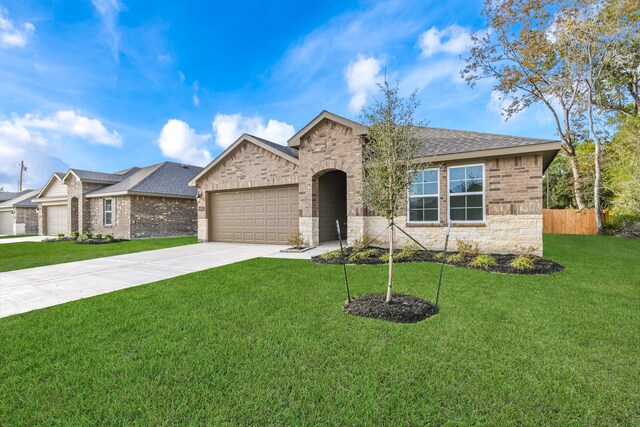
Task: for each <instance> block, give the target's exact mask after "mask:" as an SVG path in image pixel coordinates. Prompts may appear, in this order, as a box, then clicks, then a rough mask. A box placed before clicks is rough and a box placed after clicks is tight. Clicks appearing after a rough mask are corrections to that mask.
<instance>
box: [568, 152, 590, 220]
mask: <svg viewBox="0 0 640 427" xmlns="http://www.w3.org/2000/svg"><path fill="white" fill-rule="evenodd" d="M569 163H570V164H571V172H572V173H573V195H574V196H575V198H576V204H577V205H578V209H584V208H586V207H587V205H586V204H585V203H584V195H583V194H582V187H581V186H580V170H579V169H578V156H576V153H575V152H573V151H572V152H571V153H569Z"/></svg>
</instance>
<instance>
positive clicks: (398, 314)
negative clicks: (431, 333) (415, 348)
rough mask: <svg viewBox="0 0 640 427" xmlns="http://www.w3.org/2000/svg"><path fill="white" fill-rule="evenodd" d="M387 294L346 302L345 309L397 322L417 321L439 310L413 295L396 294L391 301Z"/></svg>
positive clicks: (366, 296)
mask: <svg viewBox="0 0 640 427" xmlns="http://www.w3.org/2000/svg"><path fill="white" fill-rule="evenodd" d="M386 299H387V296H386V295H385V294H369V295H362V296H360V297H357V298H352V299H351V303H349V302H345V303H344V306H343V310H344V312H345V313H348V314H352V315H354V316H361V317H372V318H375V319H382V320H388V321H390V322H396V323H416V322H420V321H421V320H424V319H427V318H429V317H431V316H433V315H434V314H436V312H437V310H436V308H435V306H434V305H433V304H431V303H430V302H429V301H426V300H423V299H422V298H418V297H414V296H412V295H405V294H394V295H393V297H392V298H391V302H389V303H387V302H385V301H386Z"/></svg>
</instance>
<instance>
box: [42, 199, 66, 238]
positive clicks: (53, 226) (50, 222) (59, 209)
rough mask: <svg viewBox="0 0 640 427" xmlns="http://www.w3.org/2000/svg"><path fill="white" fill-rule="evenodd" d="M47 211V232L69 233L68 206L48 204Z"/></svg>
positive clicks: (51, 233)
mask: <svg viewBox="0 0 640 427" xmlns="http://www.w3.org/2000/svg"><path fill="white" fill-rule="evenodd" d="M46 211H47V227H46V232H47V234H48V235H49V236H55V235H56V234H58V233H62V234H67V218H68V212H69V210H68V209H67V206H66V205H62V206H47V207H46Z"/></svg>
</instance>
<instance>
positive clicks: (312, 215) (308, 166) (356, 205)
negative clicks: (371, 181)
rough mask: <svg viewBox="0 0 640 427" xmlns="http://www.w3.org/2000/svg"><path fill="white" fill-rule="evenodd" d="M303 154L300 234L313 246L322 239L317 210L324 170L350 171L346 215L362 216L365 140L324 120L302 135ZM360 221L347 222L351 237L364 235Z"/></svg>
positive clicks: (301, 159)
mask: <svg viewBox="0 0 640 427" xmlns="http://www.w3.org/2000/svg"><path fill="white" fill-rule="evenodd" d="M299 153H300V188H299V195H300V233H301V234H302V236H303V238H304V239H305V240H306V241H307V242H309V243H310V244H312V245H316V244H318V242H319V225H318V224H319V222H318V221H319V220H318V212H319V205H320V200H319V199H320V198H319V193H320V188H319V185H318V179H319V177H320V176H322V174H323V173H325V172H328V171H331V170H341V171H343V172H345V173H346V174H347V216H348V217H349V218H350V217H358V216H362V215H363V210H364V209H363V204H362V200H361V198H360V197H359V193H360V191H361V190H362V172H363V170H362V142H361V140H360V137H358V136H355V135H353V131H352V129H351V128H349V127H346V126H343V125H341V124H339V123H335V122H333V121H330V120H327V119H325V120H323V121H321V122H320V123H318V125H317V126H315V127H314V128H313V129H311V130H310V131H309V132H308V133H307V134H306V135H303V136H302V138H301V142H300V147H299ZM361 233H362V229H361V225H360V230H358V224H357V223H352V222H351V221H348V226H347V234H348V236H349V240H353V236H354V235H356V234H361Z"/></svg>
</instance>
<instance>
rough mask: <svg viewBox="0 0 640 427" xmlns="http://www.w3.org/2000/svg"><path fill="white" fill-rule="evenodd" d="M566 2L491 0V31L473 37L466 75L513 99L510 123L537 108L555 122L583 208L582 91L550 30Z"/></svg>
mask: <svg viewBox="0 0 640 427" xmlns="http://www.w3.org/2000/svg"><path fill="white" fill-rule="evenodd" d="M565 3H567V2H566V1H562V0H502V1H495V0H485V4H484V7H483V9H482V14H483V15H484V16H485V18H486V19H487V21H488V25H489V27H490V28H489V29H488V30H487V31H483V32H476V33H475V34H473V36H472V46H471V49H470V53H469V55H468V57H466V58H465V60H466V62H467V64H466V66H465V68H464V69H463V70H462V72H461V75H462V76H463V77H464V79H465V80H466V81H467V83H469V84H470V85H471V86H474V85H475V84H476V83H478V82H479V81H481V80H489V81H491V82H492V83H493V87H494V91H496V92H497V93H498V95H499V96H500V97H502V98H504V99H508V100H510V103H509V105H508V106H507V107H506V108H505V109H504V115H505V117H506V118H507V119H509V118H510V117H512V116H513V115H514V114H517V113H518V112H520V111H522V110H524V109H526V108H528V107H529V106H531V105H532V104H534V103H539V104H542V105H544V106H545V107H546V108H547V109H548V111H549V113H550V114H551V116H552V117H553V120H554V124H555V128H556V132H557V134H558V136H559V137H560V138H561V140H562V150H563V151H564V152H565V153H566V155H567V156H568V158H569V163H570V166H571V171H572V175H573V192H574V196H575V199H576V204H577V206H578V208H580V209H583V208H584V207H585V206H586V205H585V201H584V195H583V191H582V188H581V186H580V181H581V180H580V170H579V166H578V159H577V155H576V146H577V144H578V143H579V142H580V141H581V140H582V139H583V136H584V131H583V128H582V127H581V126H580V125H581V123H582V121H581V120H580V119H581V115H580V111H579V103H578V102H579V93H578V92H579V90H580V88H579V87H577V86H576V85H575V80H574V79H573V76H572V75H571V74H570V73H568V70H567V69H566V68H565V67H564V64H563V59H562V57H561V56H560V53H559V52H558V51H557V49H556V48H555V46H554V40H553V36H552V34H551V33H550V31H549V30H550V28H553V25H554V20H555V11H556V10H557V8H558V7H561V6H562V5H563V4H565Z"/></svg>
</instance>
